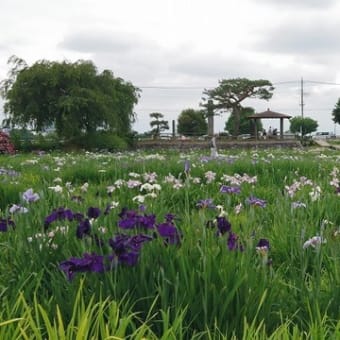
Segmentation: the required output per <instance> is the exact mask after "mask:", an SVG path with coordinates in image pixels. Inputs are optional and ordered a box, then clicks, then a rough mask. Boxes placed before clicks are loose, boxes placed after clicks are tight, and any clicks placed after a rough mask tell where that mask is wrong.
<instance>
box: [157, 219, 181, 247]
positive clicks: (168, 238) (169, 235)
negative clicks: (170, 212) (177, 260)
mask: <svg viewBox="0 0 340 340" xmlns="http://www.w3.org/2000/svg"><path fill="white" fill-rule="evenodd" d="M157 230H158V233H159V235H160V236H161V237H162V238H163V239H164V242H165V244H179V243H180V242H181V236H180V233H179V232H178V230H177V228H176V227H175V226H174V225H173V224H172V223H169V222H165V223H161V224H158V225H157Z"/></svg>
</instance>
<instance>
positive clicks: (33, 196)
mask: <svg viewBox="0 0 340 340" xmlns="http://www.w3.org/2000/svg"><path fill="white" fill-rule="evenodd" d="M22 198H23V199H24V201H26V202H27V203H31V202H36V201H38V200H39V199H40V196H39V195H38V194H37V193H35V192H33V189H32V188H30V189H28V190H26V191H25V192H24V193H23V194H22Z"/></svg>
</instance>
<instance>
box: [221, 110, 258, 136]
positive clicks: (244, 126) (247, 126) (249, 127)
mask: <svg viewBox="0 0 340 340" xmlns="http://www.w3.org/2000/svg"><path fill="white" fill-rule="evenodd" d="M254 113H255V110H254V109H253V108H252V107H243V108H241V110H240V128H239V134H248V133H249V134H253V133H254V121H253V120H252V119H248V118H247V117H249V116H250V115H253V114H254ZM234 120H235V116H234V115H230V117H229V119H228V120H227V121H226V123H225V130H226V131H228V132H229V133H230V134H232V135H235V133H234V128H235V122H234ZM256 125H257V131H261V130H262V129H263V128H262V123H261V121H260V120H256Z"/></svg>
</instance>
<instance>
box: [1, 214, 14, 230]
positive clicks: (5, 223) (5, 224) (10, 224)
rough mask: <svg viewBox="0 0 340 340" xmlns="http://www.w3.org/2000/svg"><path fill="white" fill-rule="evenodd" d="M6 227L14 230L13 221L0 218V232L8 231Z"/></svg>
mask: <svg viewBox="0 0 340 340" xmlns="http://www.w3.org/2000/svg"><path fill="white" fill-rule="evenodd" d="M8 227H12V228H15V223H14V221H13V220H11V218H10V217H8V218H0V231H1V232H6V231H7V230H8Z"/></svg>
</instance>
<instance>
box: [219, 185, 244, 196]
mask: <svg viewBox="0 0 340 340" xmlns="http://www.w3.org/2000/svg"><path fill="white" fill-rule="evenodd" d="M220 192H221V193H222V194H239V193H240V192H241V188H240V187H239V186H228V185H222V186H221V188H220Z"/></svg>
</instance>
